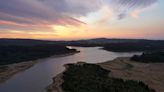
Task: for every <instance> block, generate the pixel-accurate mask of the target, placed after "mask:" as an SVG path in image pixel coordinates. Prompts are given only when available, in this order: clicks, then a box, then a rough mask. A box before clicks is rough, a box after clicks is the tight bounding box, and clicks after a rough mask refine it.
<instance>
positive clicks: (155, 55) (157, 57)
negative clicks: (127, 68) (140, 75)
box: [131, 51, 164, 63]
mask: <svg viewBox="0 0 164 92" xmlns="http://www.w3.org/2000/svg"><path fill="white" fill-rule="evenodd" d="M131 60H132V61H137V62H144V63H149V62H151V63H159V62H164V51H154V52H144V53H143V54H142V55H134V56H133V57H131Z"/></svg>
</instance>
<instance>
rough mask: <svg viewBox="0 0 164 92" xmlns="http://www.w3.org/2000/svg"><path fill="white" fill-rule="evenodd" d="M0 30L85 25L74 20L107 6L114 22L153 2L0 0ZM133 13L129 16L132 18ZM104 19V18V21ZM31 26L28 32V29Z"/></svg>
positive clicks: (154, 0) (130, 0) (153, 1)
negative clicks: (112, 14)
mask: <svg viewBox="0 0 164 92" xmlns="http://www.w3.org/2000/svg"><path fill="white" fill-rule="evenodd" d="M0 2H1V3H0V29H1V28H3V29H4V28H8V29H10V28H11V29H12V28H13V26H14V28H15V29H16V28H18V29H21V28H19V27H25V29H29V30H30V29H33V28H32V27H37V26H38V27H41V28H42V27H43V25H46V26H45V28H47V25H52V24H53V25H76V26H77V25H80V24H85V23H83V22H82V21H79V20H78V19H75V17H76V18H77V17H80V16H86V15H87V14H89V13H92V12H96V11H99V10H100V9H101V8H102V7H104V6H107V7H109V8H110V9H112V11H113V12H114V14H115V16H117V17H118V19H123V18H124V17H125V16H126V15H128V14H130V13H132V12H134V11H136V10H137V11H139V10H141V9H144V8H147V7H149V6H151V5H152V4H154V3H156V2H157V0H82V1H81V0H0ZM136 14H137V13H135V14H133V15H134V16H135V15H136ZM106 18H107V16H106V15H105V19H106ZM30 26H31V28H30Z"/></svg>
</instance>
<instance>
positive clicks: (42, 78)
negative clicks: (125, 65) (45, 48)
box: [0, 47, 141, 92]
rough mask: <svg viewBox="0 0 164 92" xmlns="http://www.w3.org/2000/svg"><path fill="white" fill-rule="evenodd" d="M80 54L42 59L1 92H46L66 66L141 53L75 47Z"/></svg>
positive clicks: (12, 79)
mask: <svg viewBox="0 0 164 92" xmlns="http://www.w3.org/2000/svg"><path fill="white" fill-rule="evenodd" d="M73 48H75V49H77V50H79V51H80V53H77V54H74V55H70V56H65V57H57V58H56V57H50V58H46V59H41V62H39V63H37V64H35V65H34V66H33V67H31V68H29V69H27V70H26V71H23V72H20V73H18V74H16V75H14V76H13V77H11V78H10V79H9V80H7V81H6V82H5V83H2V84H0V92H46V90H45V88H46V87H47V86H48V85H49V84H51V83H52V78H53V77H55V76H56V75H57V74H59V73H61V72H62V71H63V70H64V69H65V68H64V67H63V65H64V64H67V63H76V62H78V61H85V62H88V63H98V62H105V61H108V60H112V59H114V58H116V57H127V56H132V55H134V54H141V52H129V53H116V52H110V51H105V50H102V49H100V48H101V47H73Z"/></svg>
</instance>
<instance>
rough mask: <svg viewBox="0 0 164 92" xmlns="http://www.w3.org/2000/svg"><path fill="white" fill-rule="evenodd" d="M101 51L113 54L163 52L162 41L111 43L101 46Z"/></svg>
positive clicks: (163, 45)
mask: <svg viewBox="0 0 164 92" xmlns="http://www.w3.org/2000/svg"><path fill="white" fill-rule="evenodd" d="M103 49H105V50H108V51H114V52H133V51H157V50H164V42H163V41H141V42H125V43H111V44H106V45H104V46H103Z"/></svg>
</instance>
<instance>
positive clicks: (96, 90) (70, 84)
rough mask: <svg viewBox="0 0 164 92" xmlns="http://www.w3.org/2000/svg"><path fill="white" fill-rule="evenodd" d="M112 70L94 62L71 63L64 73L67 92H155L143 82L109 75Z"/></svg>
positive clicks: (63, 85)
mask: <svg viewBox="0 0 164 92" xmlns="http://www.w3.org/2000/svg"><path fill="white" fill-rule="evenodd" d="M108 73H110V71H108V70H105V69H103V68H101V67H100V66H98V65H94V64H84V65H71V64H70V65H69V68H68V69H67V70H66V71H65V72H64V73H63V74H64V76H63V79H64V83H63V84H62V89H63V90H64V91H65V92H155V90H153V89H151V88H149V87H148V86H147V85H145V84H144V83H142V82H139V81H133V80H123V79H116V78H110V77H108Z"/></svg>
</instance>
